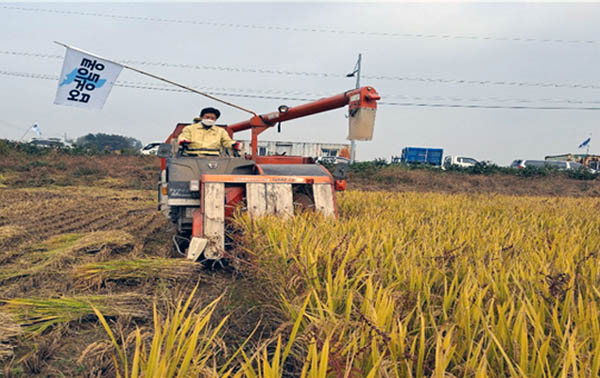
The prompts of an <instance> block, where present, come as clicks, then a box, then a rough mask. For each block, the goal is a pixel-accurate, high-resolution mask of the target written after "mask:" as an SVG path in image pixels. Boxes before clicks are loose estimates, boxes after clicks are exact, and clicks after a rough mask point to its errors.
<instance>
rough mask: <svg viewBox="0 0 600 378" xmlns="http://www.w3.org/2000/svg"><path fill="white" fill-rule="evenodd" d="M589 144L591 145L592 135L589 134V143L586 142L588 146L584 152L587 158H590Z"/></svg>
mask: <svg viewBox="0 0 600 378" xmlns="http://www.w3.org/2000/svg"><path fill="white" fill-rule="evenodd" d="M590 144H592V133H590V141H589V142H588V145H587V152H586V155H587V156H590ZM587 156H586V157H587Z"/></svg>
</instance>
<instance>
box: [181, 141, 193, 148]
mask: <svg viewBox="0 0 600 378" xmlns="http://www.w3.org/2000/svg"><path fill="white" fill-rule="evenodd" d="M190 143H191V142H190V141H189V140H180V141H179V145H180V146H181V147H183V148H187V146H189V144H190Z"/></svg>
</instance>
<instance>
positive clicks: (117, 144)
mask: <svg viewBox="0 0 600 378" xmlns="http://www.w3.org/2000/svg"><path fill="white" fill-rule="evenodd" d="M75 144H76V145H77V146H80V147H86V148H91V149H95V150H98V151H116V150H118V151H128V150H129V151H131V150H135V151H137V150H139V149H141V148H142V142H140V141H139V140H137V139H135V138H132V137H126V136H122V135H114V134H103V133H98V134H91V133H90V134H87V135H85V136H82V137H79V138H77V141H76V142H75Z"/></svg>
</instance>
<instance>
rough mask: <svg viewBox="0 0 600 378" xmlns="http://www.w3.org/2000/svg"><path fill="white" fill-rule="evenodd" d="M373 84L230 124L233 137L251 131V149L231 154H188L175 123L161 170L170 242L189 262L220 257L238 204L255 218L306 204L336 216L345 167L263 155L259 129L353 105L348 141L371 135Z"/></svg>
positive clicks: (160, 193)
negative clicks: (171, 225) (248, 152)
mask: <svg viewBox="0 0 600 378" xmlns="http://www.w3.org/2000/svg"><path fill="white" fill-rule="evenodd" d="M379 99H380V97H379V95H378V94H377V92H376V91H375V89H374V88H372V87H368V86H367V87H362V88H358V89H354V90H350V91H347V92H344V93H342V94H338V95H336V96H332V97H329V98H324V99H320V100H317V101H314V102H310V103H307V104H303V105H299V106H294V107H287V106H285V105H282V106H280V107H279V109H278V111H276V112H273V113H267V114H264V115H255V116H253V117H252V118H250V119H249V120H247V121H244V122H239V123H235V124H232V125H228V126H225V130H227V132H228V133H229V135H230V136H232V137H233V134H234V133H236V132H238V131H244V130H248V129H250V130H251V133H252V134H251V135H252V140H251V147H252V154H251V155H246V156H243V157H240V156H233V155H232V154H231V152H230V151H224V153H227V154H226V155H224V156H223V154H222V156H218V157H217V156H206V157H202V156H200V157H198V156H186V153H185V150H181V149H179V146H178V145H177V137H178V135H179V134H180V133H181V131H182V130H183V128H184V127H185V126H187V124H178V125H177V127H176V128H175V130H174V131H173V133H171V135H170V136H169V137H168V139H167V140H166V143H164V144H162V145H161V146H160V148H159V151H158V156H159V157H161V158H162V169H161V176H160V183H159V188H158V197H159V210H161V211H163V212H164V213H165V215H168V216H169V218H170V219H171V221H172V222H173V223H174V224H175V225H176V227H177V234H176V235H174V237H173V241H174V243H175V246H176V248H177V250H178V251H179V252H180V253H181V254H184V255H185V256H186V257H187V258H189V259H191V260H198V259H200V260H203V261H211V260H218V259H221V258H222V257H223V256H224V255H225V251H226V249H227V246H228V245H229V244H230V243H228V242H227V236H226V230H227V228H228V223H229V220H230V219H231V217H232V215H233V210H234V209H235V208H236V207H238V206H241V207H242V208H244V209H246V210H247V211H248V212H249V213H250V216H252V217H256V216H261V215H265V214H277V215H280V216H283V217H287V216H292V215H293V214H294V211H295V210H296V209H298V208H303V209H306V208H309V209H311V208H312V209H314V210H316V211H319V212H322V213H323V214H325V215H331V216H336V215H337V207H336V202H335V191H336V190H337V191H340V190H344V189H345V187H346V181H345V174H346V167H345V166H338V167H336V169H335V170H334V171H333V173H330V172H329V171H328V170H327V169H326V168H325V167H323V166H321V165H320V164H317V163H315V162H314V160H313V159H312V158H310V157H302V156H259V155H258V143H257V138H258V135H259V134H260V133H262V132H263V131H265V130H267V129H268V128H270V127H274V126H276V125H279V124H280V123H281V122H284V121H288V120H292V119H296V118H300V117H304V116H308V115H312V114H316V113H321V112H325V111H328V110H333V109H338V108H341V107H344V106H346V105H348V106H349V117H348V118H349V134H350V135H349V138H350V139H356V140H371V138H372V136H373V129H374V124H375V113H376V110H377V100H379Z"/></svg>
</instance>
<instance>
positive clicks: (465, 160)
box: [442, 156, 479, 168]
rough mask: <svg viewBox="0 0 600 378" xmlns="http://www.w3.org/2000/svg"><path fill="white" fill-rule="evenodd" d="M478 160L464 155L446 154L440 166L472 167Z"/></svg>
mask: <svg viewBox="0 0 600 378" xmlns="http://www.w3.org/2000/svg"><path fill="white" fill-rule="evenodd" d="M478 163H479V162H478V161H477V160H475V159H473V158H470V157H464V156H446V157H445V158H444V164H443V165H442V168H449V167H450V166H453V165H454V166H457V167H463V168H467V167H474V166H475V165H477V164H478Z"/></svg>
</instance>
